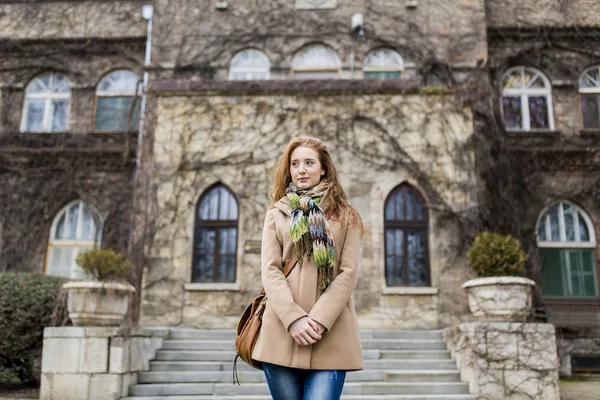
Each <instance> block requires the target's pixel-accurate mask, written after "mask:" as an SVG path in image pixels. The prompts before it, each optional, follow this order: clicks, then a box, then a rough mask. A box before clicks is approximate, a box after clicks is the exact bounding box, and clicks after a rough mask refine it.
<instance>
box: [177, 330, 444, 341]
mask: <svg viewBox="0 0 600 400" xmlns="http://www.w3.org/2000/svg"><path fill="white" fill-rule="evenodd" d="M442 333H443V331H442V330H430V331H429V330H361V331H360V337H361V339H429V340H443V336H442ZM235 337H236V332H235V331H234V330H223V329H183V328H176V329H171V335H170V338H169V339H170V340H193V339H196V340H228V339H230V340H234V339H235Z"/></svg>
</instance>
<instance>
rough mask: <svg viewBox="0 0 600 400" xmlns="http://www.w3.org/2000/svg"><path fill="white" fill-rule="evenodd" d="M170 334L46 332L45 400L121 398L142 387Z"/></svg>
mask: <svg viewBox="0 0 600 400" xmlns="http://www.w3.org/2000/svg"><path fill="white" fill-rule="evenodd" d="M168 334H169V331H154V330H152V331H151V330H147V329H143V328H134V329H130V330H123V329H121V328H108V327H106V328H105V327H63V328H46V329H44V349H43V353H42V379H41V380H42V382H41V389H40V400H118V399H120V398H121V397H124V396H126V395H127V391H128V389H129V385H131V384H134V383H137V373H138V372H139V371H147V370H149V369H150V364H149V362H150V360H151V359H152V358H154V356H155V353H156V350H157V349H159V348H161V347H162V344H163V339H164V338H165V337H167V336H168Z"/></svg>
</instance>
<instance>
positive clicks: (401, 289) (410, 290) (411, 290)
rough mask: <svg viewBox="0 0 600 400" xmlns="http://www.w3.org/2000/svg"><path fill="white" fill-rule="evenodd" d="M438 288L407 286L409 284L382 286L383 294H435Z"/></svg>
mask: <svg viewBox="0 0 600 400" xmlns="http://www.w3.org/2000/svg"><path fill="white" fill-rule="evenodd" d="M439 291H440V289H438V288H436V287H431V286H427V287H409V286H398V287H393V286H392V287H390V286H388V287H384V288H383V294H384V295H404V296H437V294H438V293H439Z"/></svg>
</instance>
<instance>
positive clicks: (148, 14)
mask: <svg viewBox="0 0 600 400" xmlns="http://www.w3.org/2000/svg"><path fill="white" fill-rule="evenodd" d="M153 14H154V7H152V6H151V5H145V6H143V7H142V17H143V18H144V19H145V20H146V21H148V32H147V37H146V58H145V61H144V79H143V81H142V104H141V105H140V121H139V123H138V137H137V149H136V154H135V170H134V173H133V181H132V189H133V196H134V197H135V193H136V187H137V185H138V181H139V179H140V167H141V163H142V139H143V137H144V120H145V119H146V104H147V102H148V80H149V74H148V67H149V66H150V56H151V54H152V16H153ZM132 204H135V199H132ZM134 208H135V206H134ZM133 211H135V210H133ZM134 214H135V213H134V212H132V216H131V231H130V233H129V241H128V243H127V255H128V256H129V257H131V252H132V250H133V240H134V237H135V215H134Z"/></svg>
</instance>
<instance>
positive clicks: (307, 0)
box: [296, 0, 337, 10]
mask: <svg viewBox="0 0 600 400" xmlns="http://www.w3.org/2000/svg"><path fill="white" fill-rule="evenodd" d="M336 6H337V1H336V0H296V8H297V9H299V10H313V9H319V8H335V7H336Z"/></svg>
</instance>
